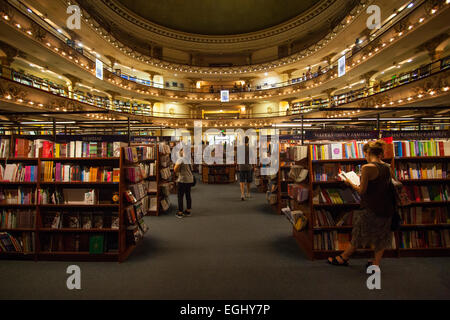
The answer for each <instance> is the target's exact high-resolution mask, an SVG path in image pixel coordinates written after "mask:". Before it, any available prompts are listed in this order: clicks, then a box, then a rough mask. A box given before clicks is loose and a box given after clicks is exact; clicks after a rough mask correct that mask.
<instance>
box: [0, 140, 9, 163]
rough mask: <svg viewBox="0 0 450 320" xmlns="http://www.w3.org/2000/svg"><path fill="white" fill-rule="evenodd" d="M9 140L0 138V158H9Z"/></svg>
mask: <svg viewBox="0 0 450 320" xmlns="http://www.w3.org/2000/svg"><path fill="white" fill-rule="evenodd" d="M9 146H10V139H5V138H0V158H8V157H9V156H10V147H9Z"/></svg>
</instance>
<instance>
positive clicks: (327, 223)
mask: <svg viewBox="0 0 450 320" xmlns="http://www.w3.org/2000/svg"><path fill="white" fill-rule="evenodd" d="M358 214H361V211H359V210H350V211H346V212H339V213H333V212H331V211H328V210H315V216H314V227H341V226H352V225H353V221H354V220H353V219H354V217H356V216H357V215H358Z"/></svg>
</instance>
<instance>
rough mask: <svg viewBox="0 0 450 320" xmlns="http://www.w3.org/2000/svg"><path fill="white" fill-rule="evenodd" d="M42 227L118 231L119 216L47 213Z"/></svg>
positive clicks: (94, 213) (92, 213) (115, 214)
mask: <svg viewBox="0 0 450 320" xmlns="http://www.w3.org/2000/svg"><path fill="white" fill-rule="evenodd" d="M42 225H43V227H44V228H49V229H61V228H64V229H66V228H67V229H116V230H118V229H119V214H118V213H108V214H105V213H103V212H74V211H69V212H59V211H58V212H47V213H45V214H44V215H43V218H42Z"/></svg>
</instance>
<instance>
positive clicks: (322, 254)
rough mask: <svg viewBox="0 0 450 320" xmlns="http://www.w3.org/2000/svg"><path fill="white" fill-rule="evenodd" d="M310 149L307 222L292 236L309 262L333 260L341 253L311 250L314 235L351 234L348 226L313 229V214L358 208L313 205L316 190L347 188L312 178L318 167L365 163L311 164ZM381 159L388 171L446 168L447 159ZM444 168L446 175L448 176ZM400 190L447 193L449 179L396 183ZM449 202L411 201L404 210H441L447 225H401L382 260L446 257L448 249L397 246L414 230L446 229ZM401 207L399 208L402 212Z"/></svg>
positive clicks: (330, 161)
mask: <svg viewBox="0 0 450 320" xmlns="http://www.w3.org/2000/svg"><path fill="white" fill-rule="evenodd" d="M309 147H310V152H308V163H309V181H310V186H309V189H310V199H309V208H310V210H305V212H304V213H305V215H306V216H307V218H308V225H307V227H306V228H305V229H304V230H301V231H297V230H296V229H295V228H293V236H294V238H295V240H296V241H297V243H298V245H299V247H300V248H301V249H302V251H304V252H305V254H306V256H307V257H308V258H309V259H311V260H314V259H326V258H328V257H329V256H334V255H337V254H339V253H341V252H342V251H343V250H321V249H318V248H315V246H314V235H315V234H320V233H323V232H337V233H345V234H351V231H352V226H351V225H342V226H316V225H315V221H316V215H317V210H320V209H332V210H338V211H341V212H342V211H344V212H345V211H350V210H357V209H359V208H360V205H359V203H344V204H328V203H315V202H314V201H313V197H314V196H315V195H317V194H316V193H315V192H316V191H317V188H319V187H320V188H341V189H342V188H347V187H346V185H345V184H344V182H342V181H339V180H337V178H336V179H332V180H327V181H319V180H316V179H315V174H316V173H317V168H318V166H322V165H335V166H337V168H338V169H340V168H341V167H342V166H345V165H363V164H365V163H366V160H365V159H326V160H312V145H310V146H309ZM386 157H387V158H385V159H384V161H385V162H387V163H389V164H390V165H391V168H393V169H394V168H396V166H397V165H398V164H399V163H403V162H416V163H419V164H423V163H427V162H436V161H437V162H442V163H445V164H447V163H448V160H449V159H450V156H448V155H445V156H426V157H395V156H388V155H386ZM448 169H449V168H447V169H446V170H447V172H448ZM399 180H400V181H401V182H402V183H403V184H404V186H408V185H430V184H434V185H435V184H438V185H442V186H444V187H445V186H446V188H447V190H449V189H448V187H449V184H450V179H449V177H448V176H446V177H445V178H433V179H399ZM448 204H449V201H448V199H447V200H442V201H413V202H411V204H410V205H409V206H408V207H420V208H428V207H442V208H444V209H445V210H447V211H446V212H447V221H446V222H443V223H429V224H412V223H410V224H405V223H403V224H402V226H401V228H400V230H399V231H398V232H395V233H394V234H393V247H392V249H389V250H386V251H385V254H384V256H386V257H411V256H449V255H450V248H449V247H420V248H402V246H401V241H400V240H401V239H400V237H401V235H402V233H403V232H406V231H418V230H421V231H422V230H425V231H427V230H443V229H450V223H449V220H450V212H449V211H448V210H449V205H448ZM404 208H405V207H403V208H401V209H404ZM371 254H373V250H371V249H365V250H359V251H358V253H357V255H359V256H369V255H371Z"/></svg>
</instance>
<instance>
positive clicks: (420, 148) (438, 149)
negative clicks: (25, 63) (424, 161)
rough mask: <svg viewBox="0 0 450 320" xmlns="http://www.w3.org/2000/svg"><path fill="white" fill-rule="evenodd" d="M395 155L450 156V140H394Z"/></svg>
mask: <svg viewBox="0 0 450 320" xmlns="http://www.w3.org/2000/svg"><path fill="white" fill-rule="evenodd" d="M394 155H395V156H396V157H436V156H438V157H443V156H450V141H435V140H426V141H419V140H407V141H394Z"/></svg>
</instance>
